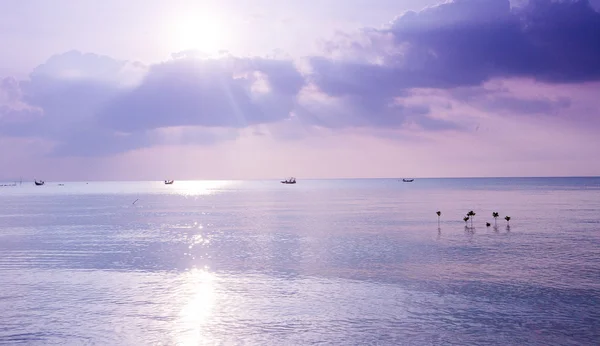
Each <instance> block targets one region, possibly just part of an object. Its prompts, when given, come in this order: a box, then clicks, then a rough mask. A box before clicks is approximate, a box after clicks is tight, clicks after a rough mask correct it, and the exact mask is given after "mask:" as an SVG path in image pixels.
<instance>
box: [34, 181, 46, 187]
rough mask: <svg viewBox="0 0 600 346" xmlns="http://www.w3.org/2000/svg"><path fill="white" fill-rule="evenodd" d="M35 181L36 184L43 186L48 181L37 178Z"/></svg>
mask: <svg viewBox="0 0 600 346" xmlns="http://www.w3.org/2000/svg"><path fill="white" fill-rule="evenodd" d="M34 183H35V185H36V186H42V185H44V184H45V183H46V182H45V181H43V180H40V181H37V180H35V181H34Z"/></svg>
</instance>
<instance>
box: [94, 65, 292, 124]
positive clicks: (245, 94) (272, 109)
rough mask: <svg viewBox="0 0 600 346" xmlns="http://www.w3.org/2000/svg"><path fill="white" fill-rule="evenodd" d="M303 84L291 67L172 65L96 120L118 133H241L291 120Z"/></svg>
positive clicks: (153, 74)
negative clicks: (187, 129) (192, 129)
mask: <svg viewBox="0 0 600 346" xmlns="http://www.w3.org/2000/svg"><path fill="white" fill-rule="evenodd" d="M303 83H304V80H303V78H302V76H301V75H300V73H299V72H298V71H297V70H296V68H295V67H294V65H293V64H292V62H290V61H276V60H267V59H260V58H257V59H237V58H222V59H206V60H201V59H191V58H187V57H184V58H181V59H176V60H171V61H168V62H165V63H162V64H159V65H154V66H152V67H151V68H150V70H149V72H148V74H147V76H146V77H145V79H144V80H143V82H142V83H141V85H140V86H138V87H137V88H135V89H134V90H131V91H130V92H127V93H125V94H123V95H122V96H121V97H119V98H117V99H115V100H113V102H111V104H110V105H109V106H108V107H106V108H105V109H104V110H103V111H102V113H101V115H100V119H101V122H102V124H104V125H106V126H108V127H110V128H113V129H115V130H120V131H140V130H148V129H154V128H161V127H169V126H207V127H233V128H244V127H247V126H249V125H256V124H264V123H272V122H276V121H278V120H282V119H285V118H287V117H289V113H290V111H291V110H292V109H293V106H294V102H295V97H296V94H297V93H298V91H299V90H300V88H301V87H302V85H303Z"/></svg>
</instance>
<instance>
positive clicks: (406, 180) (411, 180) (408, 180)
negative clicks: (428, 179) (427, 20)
mask: <svg viewBox="0 0 600 346" xmlns="http://www.w3.org/2000/svg"><path fill="white" fill-rule="evenodd" d="M402 181H403V182H405V183H412V182H413V181H415V180H414V179H402Z"/></svg>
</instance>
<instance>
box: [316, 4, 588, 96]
mask: <svg viewBox="0 0 600 346" xmlns="http://www.w3.org/2000/svg"><path fill="white" fill-rule="evenodd" d="M598 32H600V14H599V13H598V12H596V11H595V10H594V9H593V8H592V7H591V6H590V4H589V2H588V1H583V0H573V1H561V2H556V1H550V0H530V1H529V2H528V3H527V4H525V5H523V6H522V7H515V8H511V6H510V2H509V1H508V0H455V1H452V2H447V3H444V4H441V5H437V6H434V7H430V8H427V9H425V10H423V11H421V12H413V11H409V12H406V13H404V14H403V15H401V16H399V17H397V18H396V19H395V20H394V21H392V22H391V23H390V24H389V25H388V26H387V27H385V28H383V29H363V30H361V31H360V32H359V33H358V34H356V35H354V36H349V35H341V37H338V38H336V39H334V40H332V41H330V42H327V43H326V44H325V48H326V51H327V52H328V54H329V56H328V57H327V58H325V57H314V58H312V59H311V63H312V64H311V65H312V67H313V73H312V76H311V80H312V81H313V82H314V83H315V84H316V85H317V86H318V87H319V88H320V89H321V90H323V91H325V92H327V93H330V94H333V95H337V96H348V95H350V96H356V95H364V94H365V93H367V94H370V93H375V92H377V93H378V95H381V97H382V99H383V100H387V97H388V96H390V95H398V94H401V93H403V92H404V91H405V90H408V89H411V88H441V89H449V88H455V87H465V86H477V85H481V84H482V83H484V82H486V81H489V80H491V79H494V78H517V77H518V78H523V77H527V78H533V79H536V80H538V81H542V82H546V83H576V82H583V81H597V80H600V40H598V37H597V33H598Z"/></svg>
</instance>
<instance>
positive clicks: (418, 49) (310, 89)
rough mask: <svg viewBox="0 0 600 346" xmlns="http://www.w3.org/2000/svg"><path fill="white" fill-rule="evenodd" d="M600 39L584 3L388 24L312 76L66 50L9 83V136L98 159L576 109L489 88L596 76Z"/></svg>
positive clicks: (484, 6) (328, 50)
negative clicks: (161, 148)
mask: <svg viewBox="0 0 600 346" xmlns="http://www.w3.org/2000/svg"><path fill="white" fill-rule="evenodd" d="M598 32H600V14H599V13H598V12H597V11H596V10H595V9H594V8H593V7H592V6H591V5H590V3H589V2H588V1H583V0H572V1H562V2H555V1H550V0H530V1H528V2H527V4H525V5H523V6H520V7H511V5H510V2H509V1H508V0H455V1H453V2H448V3H444V4H441V5H437V6H434V7H430V8H426V9H424V10H422V11H420V12H412V11H411V12H406V13H404V14H402V15H401V16H399V17H397V18H396V19H394V20H393V21H392V22H391V23H389V25H387V26H386V27H384V28H382V29H375V28H365V29H362V30H360V31H359V32H358V33H357V34H355V35H353V34H344V33H340V34H339V35H338V36H337V37H336V38H335V39H333V40H330V41H328V42H326V43H325V44H324V49H325V52H324V56H311V57H308V58H307V59H306V60H307V62H308V64H307V66H304V68H299V67H298V66H299V65H297V64H296V63H297V62H295V61H292V60H290V59H287V58H275V57H268V58H267V57H233V56H230V55H228V53H227V52H222V54H221V55H220V56H218V57H213V58H210V57H205V56H198V55H197V53H194V52H180V53H175V54H173V59H170V60H168V61H164V62H162V63H158V64H153V65H145V64H142V63H138V62H130V61H119V60H115V59H112V58H110V57H105V56H100V55H96V54H82V53H80V52H78V51H71V52H67V53H64V54H59V55H56V56H53V57H51V58H50V59H49V60H48V61H47V62H46V63H44V64H42V65H40V66H39V67H37V68H36V69H34V70H33V71H32V73H31V75H30V76H29V79H28V80H24V81H17V80H15V79H14V78H10V77H8V78H4V79H2V82H1V83H0V135H1V136H5V137H32V138H33V137H35V138H43V139H45V140H47V141H48V142H49V143H52V144H53V146H54V147H53V148H54V151H53V152H54V155H60V156H70V155H75V156H93V155H111V154H115V153H121V152H125V151H131V150H135V149H140V148H146V147H152V146H156V145H165V146H168V145H187V144H193V145H211V144H214V143H217V142H219V141H225V140H234V139H236V138H237V137H238V136H239V130H241V129H245V128H248V127H253V128H255V129H256V128H257V127H261V126H273V128H280V129H281V128H284V127H281V126H279V125H281V124H282V123H286V124H292V123H293V124H297V126H302V127H305V128H309V127H314V128H326V129H332V130H339V129H346V128H362V129H365V128H366V129H373V130H375V131H374V133H376V132H378V131H381V130H382V129H394V130H405V131H413V132H416V130H418V131H429V132H435V131H448V130H450V131H461V130H464V129H465V128H466V127H465V124H469V123H468V121H467V120H468V119H467V120H465V119H456V118H454V117H453V116H455V115H456V114H453V113H452V107H453V106H452V105H453V103H452V102H464V103H469V104H470V105H473V106H474V107H478V108H481V109H485V110H489V111H492V112H497V113H500V114H505V113H509V114H553V113H556V112H559V113H560V112H564V111H565V110H568V109H570V108H571V107H573V105H574V103H575V101H573V100H572V99H571V98H570V97H567V96H563V95H554V96H552V97H550V96H543V97H540V96H539V95H538V96H531V95H528V96H522V95H518V94H516V93H512V92H507V91H506V90H500V89H495V90H490V89H487V88H486V87H485V86H484V85H485V83H487V82H489V81H491V80H495V79H518V78H521V79H532V80H535V81H538V82H540V83H542V84H550V85H558V84H561V83H563V84H569V85H573V84H576V83H580V82H594V81H600V40H598V38H597V33H598ZM428 90H433V91H435V92H438V93H437V95H438V96H439V94H440V93H443V94H444V97H446V100H445V102H442V101H440V100H436V101H435V102H434V101H433V100H434V99H433V98H432V97H430V96H431V95H430V96H427V91H428ZM438 96H436V97H438ZM462 111H463V110H461V112H462ZM455 113H456V112H455ZM561 114H562V113H561ZM290 120H293V121H290ZM278 126H279V127H278ZM415 129H416V130H415ZM254 132H256V133H268V131H263V130H256V131H254ZM284 132H285V133H294V137H295V138H296V137H297V136H298V132H296V131H288V129H287V128H286V130H285V131H283V132H282V133H284Z"/></svg>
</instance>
